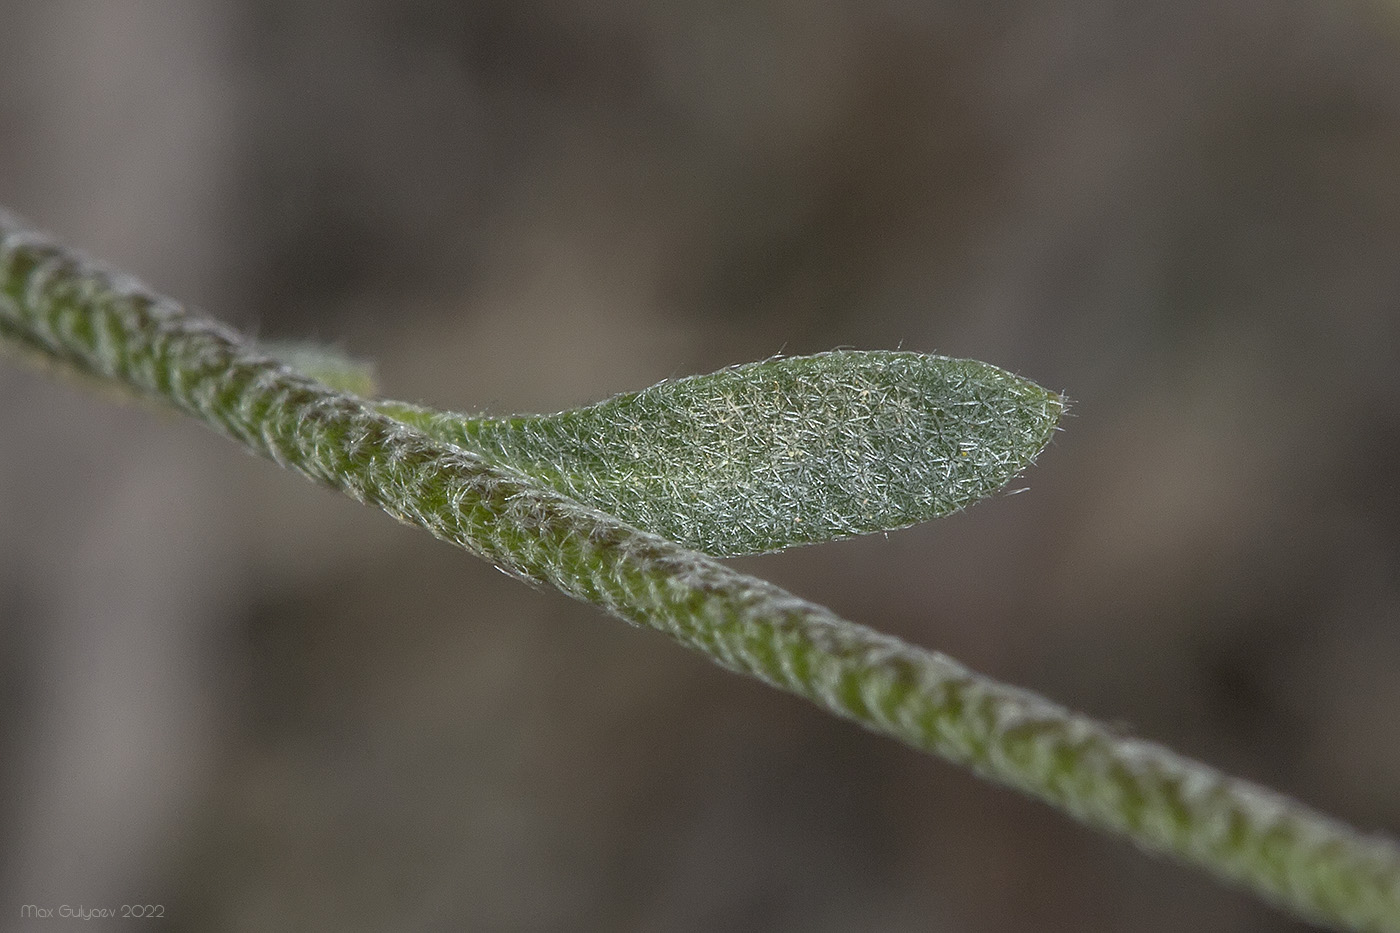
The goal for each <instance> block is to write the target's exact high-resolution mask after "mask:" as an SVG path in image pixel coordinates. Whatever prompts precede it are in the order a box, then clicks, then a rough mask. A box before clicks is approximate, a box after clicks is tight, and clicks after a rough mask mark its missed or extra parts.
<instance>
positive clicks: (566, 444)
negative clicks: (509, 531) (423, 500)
mask: <svg viewBox="0 0 1400 933" xmlns="http://www.w3.org/2000/svg"><path fill="white" fill-rule="evenodd" d="M378 407H379V408H380V410H381V411H383V412H385V413H386V414H389V415H392V416H393V417H395V418H398V419H400V420H402V421H405V422H407V423H410V424H412V425H414V426H415V427H418V428H420V429H422V430H424V431H427V432H428V433H429V434H432V435H434V436H436V437H438V438H439V439H440V440H446V441H448V442H450V443H452V444H456V445H457V446H460V447H463V448H466V449H468V450H471V451H473V452H476V453H478V454H480V455H482V456H485V457H487V458H488V459H491V460H492V461H494V462H497V463H501V464H503V465H507V466H511V467H513V468H515V469H517V470H520V471H521V472H523V473H526V474H528V475H529V476H531V477H533V478H535V479H537V480H539V481H541V482H543V483H545V484H547V485H548V486H550V487H552V488H553V489H555V490H557V491H559V492H561V493H564V494H565V495H567V496H570V497H571V498H574V499H576V500H578V501H580V502H583V503H585V504H587V505H590V506H592V507H594V508H597V509H599V510H600V511H603V512H607V513H608V514H610V515H614V516H616V517H618V518H621V519H622V520H623V521H625V522H628V523H629V524H632V525H635V526H637V527H639V528H642V529H645V530H647V531H652V532H655V533H656V534H659V535H662V536H663V537H667V538H670V539H671V540H673V541H677V542H679V543H681V544H684V545H685V546H687V547H691V548H695V549H696V550H700V551H704V552H706V553H709V554H715V555H719V556H734V555H739V554H756V553H762V552H765V551H776V550H781V549H783V548H787V547H792V546H794V545H799V544H811V543H815V542H820V541H829V540H832V539H835V538H845V537H850V536H851V535H859V534H866V533H869V532H875V531H888V530H891V529H894V528H903V527H905V526H907V525H912V524H915V523H917V522H922V521H927V520H928V519H931V518H935V517H937V516H940V515H946V514H948V513H949V512H955V511H957V510H958V509H961V508H963V507H965V506H967V505H970V504H971V503H973V502H976V501H977V500H978V499H981V498H983V497H985V496H988V495H991V494H992V493H993V492H995V491H996V490H998V489H1000V488H1001V487H1002V486H1004V485H1005V484H1006V483H1007V481H1008V480H1010V479H1011V478H1012V477H1014V476H1015V475H1016V474H1017V473H1019V472H1020V471H1021V470H1022V469H1024V468H1025V467H1026V466H1027V465H1028V464H1030V463H1031V461H1032V460H1033V459H1034V458H1035V456H1036V454H1038V453H1039V452H1040V450H1041V448H1042V447H1044V446H1045V443H1046V441H1048V440H1049V438H1050V436H1051V434H1052V432H1053V431H1054V429H1055V424H1056V422H1057V421H1058V419H1059V416H1060V413H1061V411H1062V410H1063V408H1064V403H1063V400H1062V399H1061V397H1060V396H1059V395H1057V394H1055V393H1053V392H1048V391H1046V390H1045V389H1042V388H1041V387H1040V386H1038V385H1036V384H1035V383H1033V382H1029V381H1027V380H1025V379H1022V378H1020V377H1018V376H1015V375H1012V374H1011V373H1008V372H1006V371H1005V370H1002V369H998V368H997V367H995V366H990V365H988V364H986V363H980V362H977V361H976V360H957V359H949V358H947V357H941V356H932V355H929V354H925V353H902V352H889V351H858V350H839V351H834V352H831V353H821V354H817V355H815V356H802V357H790V358H776V359H771V360H766V361H764V362H761V363H748V364H745V365H742V366H734V367H730V368H728V369H722V370H720V371H719V372H715V373H710V374H708V375H703V376H690V377H687V378H684V379H677V380H675V381H667V382H662V383H659V384H657V385H654V386H652V387H650V388H648V389H644V390H642V391H641V392H634V393H630V394H627V395H619V396H616V397H614V398H610V399H608V400H607V401H604V402H599V403H598V404H596V405H590V406H588V407H587V408H577V409H573V410H570V411H565V412H561V413H559V414H554V415H527V416H518V417H511V418H474V417H469V416H464V415H455V414H446V413H440V412H435V411H432V410H430V409H425V408H419V407H416V406H411V405H404V404H401V403H396V402H389V403H379V406H378Z"/></svg>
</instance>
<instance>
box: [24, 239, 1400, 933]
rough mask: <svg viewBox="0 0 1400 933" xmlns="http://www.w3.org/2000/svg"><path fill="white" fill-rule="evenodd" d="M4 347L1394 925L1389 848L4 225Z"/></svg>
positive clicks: (1008, 772) (1327, 902)
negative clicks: (597, 503) (294, 361)
mask: <svg viewBox="0 0 1400 933" xmlns="http://www.w3.org/2000/svg"><path fill="white" fill-rule="evenodd" d="M0 341H3V342H4V343H6V344H9V345H12V346H14V347H17V348H20V349H22V350H25V351H29V352H30V353H31V354H37V355H39V356H41V357H43V358H44V359H47V360H49V361H51V362H54V363H57V364H60V365H62V366H65V367H67V368H70V369H72V370H76V371H79V372H82V373H85V374H88V375H91V376H95V377H98V378H101V379H104V380H115V381H117V382H119V383H121V384H124V385H125V386H127V387H130V388H132V389H134V390H136V391H137V392H138V393H141V394H144V395H147V396H150V397H154V398H159V399H163V400H165V401H167V402H169V403H171V404H173V405H175V406H177V407H179V408H180V409H183V410H184V411H186V412H188V413H190V414H192V415H194V416H195V417H197V418H199V419H201V420H202V421H204V422H206V423H207V424H209V425H211V426H212V427H214V428H216V429H217V430H219V431H221V432H223V433H224V434H227V435H228V436H230V437H232V438H234V439H235V440H237V441H239V442H240V443H242V444H244V445H245V446H247V447H249V448H251V449H253V450H255V451H257V452H259V453H261V454H264V455H266V456H268V457H270V458H271V459H273V460H275V461H276V462H278V463H280V464H282V465H284V466H287V467H290V468H292V469H295V470H297V471H299V472H301V473H303V474H305V475H306V476H309V477H311V478H312V479H314V480H316V481H318V482H321V483H325V484H327V485H330V486H333V487H335V488H338V489H340V490H342V491H344V492H345V493H346V494H348V495H350V496H352V497H354V498H355V499H358V500H360V501H361V502H366V503H369V504H373V505H377V506H379V507H380V508H382V509H384V510H385V511H386V512H388V513H389V514H391V515H393V516H394V517H396V518H398V519H400V520H401V521H404V522H409V523H412V524H416V525H420V526H422V527H424V528H426V529H427V530H428V531H429V532H431V533H432V534H434V535H436V536H437V537H439V538H442V539H443V540H445V541H449V542H451V543H453V544H456V545H458V546H460V547H463V548H465V549H467V550H469V551H471V552H473V553H475V554H478V555H480V556H481V557H483V558H485V559H487V560H489V561H492V562H493V563H495V564H496V565H497V566H499V567H500V568H502V569H503V570H506V571H508V572H509V573H511V574H513V575H515V576H517V577H520V578H522V579H525V580H528V581H531V582H535V583H540V584H549V585H552V586H555V587H557V588H559V589H560V590H563V591H564V592H565V593H567V594H569V595H570V596H573V597H575V598H577V599H580V600H584V601H586V602H590V603H593V604H595V605H597V606H600V607H602V608H603V609H605V610H606V611H608V612H610V613H612V614H613V615H616V616H618V617H620V618H622V619H625V620H627V621H629V622H631V623H633V624H636V625H640V626H646V627H649V628H653V629H656V630H658V631H661V632H664V633H666V634H668V635H670V636H671V637H673V638H675V639H676V640H677V641H679V642H681V643H682V644H684V645H687V646H689V647H691V648H694V649H696V650H698V651H701V652H703V653H704V654H706V655H708V656H709V657H710V658H712V659H713V660H714V661H716V662H717V663H719V664H720V665H722V666H724V667H726V668H729V669H731V670H734V671H738V672H740V673H744V674H749V675H751V676H754V677H757V678H759V679H761V680H764V681H766V682H767V683H770V684H773V685H774V686H777V687H781V688H783V689H785V690H789V691H791V692H793V693H796V694H798V695H800V696H804V697H806V698H808V699H809V700H811V701H812V702H814V703H816V704H817V705H819V706H821V707H823V708H824V709H827V710H830V711H831V712H833V713H836V714H837V715H839V716H843V717H845V718H848V719H852V720H854V721H856V722H859V723H861V724H862V725H864V726H866V727H868V728H870V729H873V730H875V731H877V732H881V733H884V734H886V735H889V736H892V737H894V738H896V739H899V740H900V741H903V742H906V743H908V744H909V745H912V746H914V747H915V748H919V749H922V750H925V751H928V752H932V753H935V754H938V755H941V756H943V757H945V758H947V759H950V760H952V761H955V762H958V763H960V764H963V765H966V766H968V767H969V768H971V769H972V770H973V771H975V772H977V773H978V774H980V775H983V776H984V777H987V778H990V779H992V780H994V781H998V782H1000V783H1002V784H1006V785H1009V786H1011V787H1014V788H1017V789H1019V790H1021V791H1023V792H1025V793H1027V794H1029V795H1031V796H1034V797H1038V798H1040V799H1042V800H1045V801H1047V802H1049V803H1051V804H1052V805H1054V806H1056V807H1058V808H1060V809H1062V810H1064V811H1065V812H1067V813H1069V814H1070V815H1072V816H1074V817H1075V818H1076V819H1079V820H1081V821H1083V822H1085V823H1087V824H1090V825H1092V826H1096V827H1098V828H1100V829H1104V830H1107V831H1110V832H1113V833H1117V834H1121V835H1123V836H1126V837H1128V838H1129V839H1131V840H1132V841H1133V842H1135V843H1136V844H1138V845H1139V846H1141V847H1143V848H1145V849H1149V850H1152V851H1156V852H1160V853H1165V854H1168V855H1171V856H1174V857H1176V858H1178V859H1180V860H1182V861H1185V862H1188V863H1191V864H1195V865H1198V866H1201V867H1203V868H1205V869H1207V870H1208V871H1210V872H1212V873H1214V874H1215V875H1217V876H1219V877H1221V878H1224V879H1228V880H1231V881H1233V882H1236V883H1238V884H1241V885H1243V886H1246V887H1248V888H1250V889H1252V890H1253V891H1255V892H1256V893H1258V894H1259V895H1261V896H1262V897H1264V898H1266V899H1268V900H1270V901H1272V902H1274V903H1276V904H1278V905H1280V906H1282V907H1285V908H1287V909H1289V910H1291V911H1293V912H1295V913H1297V914H1298V915H1300V916H1303V917H1306V918H1309V919H1312V920H1315V921H1318V922H1322V923H1327V924H1330V925H1334V926H1336V927H1338V928H1346V929H1355V930H1385V931H1400V848H1398V847H1397V846H1396V844H1395V843H1394V842H1393V841H1390V840H1388V839H1384V838H1381V837H1378V836H1377V837H1367V836H1363V835H1362V834H1360V833H1359V832H1357V831H1356V830H1354V829H1351V828H1350V827H1347V826H1345V825H1343V824H1341V823H1338V822H1336V821H1334V820H1332V819H1329V818H1328V817H1326V816H1324V815H1322V814H1320V813H1317V812H1315V811H1313V810H1311V809H1308V808H1307V807H1304V806H1302V805H1301V804H1299V803H1296V802H1294V801H1291V800H1289V799H1287V798H1285V797H1282V796H1280V795H1278V794H1276V793H1274V792H1272V791H1269V790H1266V789H1264V788H1261V787H1258V786H1255V785H1252V784H1249V783H1247V782H1244V781H1240V780H1236V779H1234V778H1231V777H1228V776H1226V775H1224V774H1221V773H1220V772H1218V771H1216V770H1214V769H1212V768H1210V767H1207V766H1205V765H1203V764H1200V763H1197V762H1194V761H1191V760H1189V759H1186V758H1184V757H1182V756H1179V755H1177V754H1175V753H1173V752H1171V751H1169V750H1168V749H1165V748H1162V747H1160V746H1157V745H1153V744H1150V743H1147V742H1143V741H1138V740H1133V739H1129V738H1124V737H1122V736H1120V735H1118V734H1116V733H1115V732H1114V731H1113V730H1111V729H1109V728H1108V727H1106V726H1103V725H1100V724H1098V723H1096V722H1094V721H1093V720H1091V719H1089V718H1087V717H1084V716H1081V715H1078V714H1075V713H1072V712H1070V711H1068V710H1066V709H1064V708H1062V707H1060V706H1058V705H1056V704H1054V703H1051V702H1050V701H1048V700H1045V699H1043V698H1041V697H1039V696H1036V695H1034V694H1031V693H1028V692H1026V691H1023V690H1019V689H1017V688H1014V687H1010V686H1006V685H1004V684H1000V683H997V682H995V681H993V680H990V679H988V678H986V677H983V676H981V675H978V674H976V673H973V672H971V671H969V670H967V669H966V668H964V667H962V666H961V665H959V664H957V663H956V662H954V661H952V660H950V659H949V658H947V657H944V656H943V655H941V654H938V653H935V652H931V651H926V650H924V649H921V648H917V647H914V646H911V645H907V644H905V643H903V642H901V641H899V640H897V639H895V638H891V637H889V636H886V635H882V634H880V633H879V632H876V631H874V630H872V629H869V628H866V627H864V626H861V625H857V624H855V623H853V622H849V621H846V620H844V619H841V618H839V617H837V616H836V615H834V614H833V613H831V612H830V611H828V610H826V609H824V608H822V607H821V606H817V605H813V604H812V603H809V602H806V601H804V600H801V599H799V598H797V597H795V596H793V595H791V594H789V593H787V592H785V591H783V590H781V589H779V588H778V587H776V586H773V585H771V584H769V583H766V582H764V581H762V580H758V579H755V578H753V577H749V576H745V575H743V574H740V573H737V572H735V571H733V570H731V569H729V568H728V567H725V566H724V565H722V564H719V563H717V562H716V561H714V560H712V559H710V558H708V557H705V556H704V555H702V554H699V553H697V552H694V551H690V550H686V549H685V548H682V547H680V546H679V545H676V544H674V543H672V542H670V541H668V540H666V539H664V538H661V537H658V536H656V535H652V534H648V533H646V532H642V531H639V530H637V529H636V528H634V527H632V526H630V525H627V524H624V523H623V522H621V521H619V520H617V519H615V518H612V517H610V516H609V515H606V514H604V513H601V512H598V511H595V510H592V509H589V508H586V507H584V506H582V505H580V504H578V503H577V502H575V501H574V500H572V499H570V498H567V497H565V496H564V495H562V494H560V493H558V492H555V491H553V490H551V489H548V488H545V487H544V486H542V485H541V484H540V483H539V482H538V481H536V480H533V479H531V478H529V477H527V476H525V475H524V474H521V473H518V472H516V471H514V470H513V469H511V468H509V467H507V466H503V465H500V464H498V463H493V462H489V461H487V460H484V459H482V458H481V457H479V456H476V455H474V454H472V453H470V452H468V451H466V450H464V449H461V448H459V447H456V446H453V445H452V444H449V443H447V442H444V441H442V440H437V439H434V438H433V437H431V436H429V435H427V434H425V433H423V432H422V431H420V430H417V429H415V428H412V427H410V426H408V425H406V424H404V423H402V422H399V421H396V420H394V419H392V418H389V417H386V416H384V415H382V414H380V413H378V412H376V411H375V410H374V409H373V408H372V407H371V406H370V405H369V404H367V403H366V402H364V401H362V400H360V399H358V398H356V397H354V396H351V395H346V394H342V393H339V392H336V391H333V390H331V389H329V388H327V387H326V386H324V385H323V384H321V383H318V382H316V381H314V380H311V379H309V378H306V377H304V376H302V375H299V374H297V373H296V372H293V371H292V370H290V369H288V368H287V367H285V366H284V365H282V364H281V363H278V362H276V361H274V360H272V359H271V358H269V357H267V356H264V355H262V354H260V353H258V352H257V351H256V350H255V349H253V348H252V346H251V344H249V343H247V342H246V341H244V340H243V339H242V338H240V337H239V336H238V335H236V334H234V333H233V332H232V331H230V330H228V329H227V328H225V327H223V326H222V325H219V324H217V323H215V322H212V321H209V320H207V319H205V318H202V317H199V316H197V315H194V314H192V313H190V312H188V311H186V310H185V309H183V308H181V307H180V306H179V305H178V304H176V303H175V302H173V301H170V300H169V299H165V298H162V297H160V296H158V295H155V294H153V293H151V292H149V291H148V290H146V289H145V288H144V287H143V286H141V285H140V284H139V283H137V282H135V281H133V280H131V279H129V278H127V277H124V276H121V275H118V274H115V273H112V272H109V271H106V270H103V269H101V268H99V267H97V266H95V265H93V264H91V263H89V262H87V261H85V260H83V259H82V258H80V257H78V256H77V255H76V254H74V253H73V252H72V251H70V250H68V249H66V248H64V247H62V246H60V245H58V244H56V243H54V242H52V241H50V240H48V239H46V238H44V237H42V236H40V235H37V234H35V233H33V232H31V231H29V230H27V229H26V228H25V227H24V226H23V225H22V224H21V223H19V222H18V221H16V220H14V219H13V218H11V217H9V216H7V215H5V214H3V213H0Z"/></svg>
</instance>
